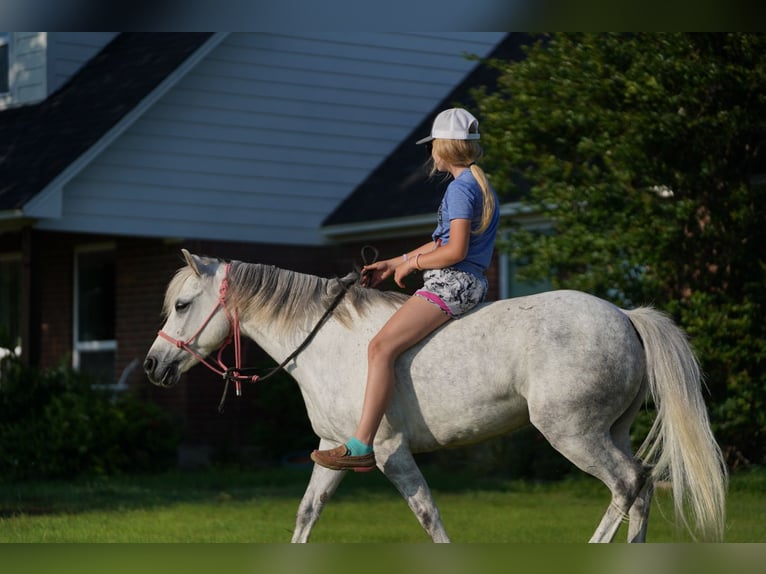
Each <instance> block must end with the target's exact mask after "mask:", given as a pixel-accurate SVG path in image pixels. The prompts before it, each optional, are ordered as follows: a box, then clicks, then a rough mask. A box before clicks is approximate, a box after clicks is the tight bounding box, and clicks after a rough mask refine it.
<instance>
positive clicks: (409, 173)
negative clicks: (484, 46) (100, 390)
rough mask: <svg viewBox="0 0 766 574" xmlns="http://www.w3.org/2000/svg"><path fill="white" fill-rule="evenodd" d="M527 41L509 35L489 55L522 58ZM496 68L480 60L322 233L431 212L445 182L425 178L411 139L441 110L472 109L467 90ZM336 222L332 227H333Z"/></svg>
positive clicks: (423, 156)
mask: <svg viewBox="0 0 766 574" xmlns="http://www.w3.org/2000/svg"><path fill="white" fill-rule="evenodd" d="M528 42H529V36H528V35H526V34H516V33H512V34H508V35H507V36H506V37H505V39H504V40H503V41H502V42H500V43H499V44H498V45H497V46H496V48H495V49H494V50H493V51H492V53H491V54H489V56H488V58H490V59H492V58H499V59H510V60H518V59H521V58H522V57H523V52H522V46H523V45H525V44H527V43H528ZM496 78H497V72H496V71H495V70H493V69H491V68H490V67H489V66H487V65H486V64H484V63H480V64H479V65H478V66H477V67H476V68H474V70H473V71H472V72H471V73H470V74H468V75H467V76H466V78H465V79H464V80H463V82H461V83H460V84H459V85H458V86H456V87H455V88H454V89H453V90H452V91H451V92H450V93H449V94H448V95H447V96H446V97H445V98H444V99H443V100H442V101H441V102H439V105H438V106H436V108H435V109H434V110H433V112H432V113H431V114H429V115H428V116H427V117H426V118H425V119H424V120H423V122H421V123H420V124H419V125H418V126H416V127H415V128H414V129H413V131H412V132H411V133H410V135H409V136H408V137H407V138H406V139H405V140H404V141H403V142H402V143H401V144H400V145H399V146H398V147H397V148H396V149H395V150H394V152H393V153H392V154H391V155H389V156H388V157H387V158H386V159H385V160H384V161H383V162H382V163H381V164H380V165H379V166H378V168H377V169H375V170H374V171H373V172H372V173H371V174H370V175H369V177H368V178H367V179H366V180H365V181H364V182H363V183H362V184H361V185H359V186H358V187H357V188H356V189H355V190H354V192H353V193H352V194H351V195H349V196H348V197H347V198H346V199H345V200H344V201H343V202H342V203H341V204H340V205H339V206H338V207H337V208H336V209H335V211H334V212H333V213H331V214H330V215H329V216H328V217H327V218H326V219H325V221H324V222H323V228H324V230H325V232H326V233H332V231H333V227H335V228H336V229H340V228H342V227H344V226H348V225H350V224H356V223H361V222H365V223H370V222H372V225H374V223H375V222H383V221H385V220H402V219H409V220H412V219H413V218H414V217H415V216H419V215H423V214H429V215H430V214H434V213H436V210H437V209H438V207H439V202H440V201H441V198H442V196H443V194H444V191H445V189H446V187H447V184H448V181H447V180H446V179H441V178H439V177H436V178H430V177H429V176H428V173H427V172H426V170H425V169H424V165H425V163H426V161H427V160H428V157H429V156H428V152H427V151H426V148H425V146H419V145H416V144H415V142H416V141H417V140H418V139H420V138H422V137H424V136H426V135H428V134H429V133H430V131H431V124H432V123H433V118H434V117H435V116H436V114H437V113H439V112H440V111H442V110H444V109H447V108H450V107H454V106H464V107H467V108H468V109H471V108H472V107H473V106H472V104H471V96H470V90H471V89H473V88H475V87H478V86H491V85H492V84H493V83H494V82H495V81H496ZM336 226H337V227H336Z"/></svg>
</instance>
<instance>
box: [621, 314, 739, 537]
mask: <svg viewBox="0 0 766 574" xmlns="http://www.w3.org/2000/svg"><path fill="white" fill-rule="evenodd" d="M627 315H628V317H629V318H630V320H631V322H632V323H633V326H634V327H635V329H636V331H637V332H638V334H639V335H640V337H641V340H642V341H643V345H644V351H645V354H646V373H647V380H648V384H649V391H650V392H651V395H652V398H653V399H654V403H655V405H656V407H657V418H656V419H655V421H654V424H653V425H652V428H651V430H650V431H649V434H648V435H647V437H646V439H645V440H644V443H643V444H642V445H641V447H640V448H639V449H638V453H637V456H638V457H639V458H641V459H642V460H644V461H645V462H647V463H648V464H653V465H654V469H653V471H652V477H653V478H654V479H655V480H660V479H665V480H670V482H671V484H672V487H673V498H674V502H675V512H676V520H677V521H678V522H680V523H683V525H684V526H686V528H687V529H688V530H689V531H690V532H691V533H692V536H694V535H695V533H697V534H698V535H700V536H701V537H702V539H703V540H706V541H722V540H723V531H724V526H725V520H726V487H727V482H728V473H727V471H726V465H725V463H724V460H723V455H722V453H721V449H720V448H719V447H718V444H717V443H716V440H715V438H714V437H713V432H712V430H711V429H710V420H709V419H708V414H707V409H706V408H705V402H704V400H703V398H702V392H701V388H700V387H701V386H702V376H701V373H700V367H699V364H698V362H697V358H696V357H695V355H694V352H693V350H692V348H691V346H690V345H689V342H688V340H687V338H686V335H685V333H684V332H683V331H682V330H681V329H680V328H679V327H678V326H676V324H675V323H674V322H673V320H672V319H670V317H668V316H667V315H665V314H663V313H661V312H660V311H657V310H655V309H652V308H649V307H641V308H638V309H635V310H633V311H627ZM685 508H688V509H689V511H690V513H691V518H692V522H693V523H694V527H693V528H692V527H691V526H690V521H689V520H687V517H686V513H685V511H684V509H685Z"/></svg>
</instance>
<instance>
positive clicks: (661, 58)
mask: <svg viewBox="0 0 766 574" xmlns="http://www.w3.org/2000/svg"><path fill="white" fill-rule="evenodd" d="M765 55H766V36H764V35H759V34H723V33H721V34H681V33H673V34H670V33H668V34H662V33H656V34H655V33H636V34H553V35H547V36H542V37H540V38H538V39H537V40H536V41H535V42H534V43H533V44H531V45H529V46H528V48H527V51H526V57H525V58H524V59H523V60H521V61H494V62H493V65H494V66H496V67H497V69H498V71H499V76H500V78H499V86H498V87H497V88H496V89H493V90H492V91H489V90H487V89H480V90H478V91H477V92H476V93H475V94H474V96H475V99H476V101H477V102H478V103H477V105H478V107H479V115H480V116H481V118H482V141H483V142H484V144H485V149H486V153H487V156H486V166H487V168H488V171H489V172H490V173H491V175H492V183H493V185H494V186H495V187H496V189H497V190H498V192H499V193H500V194H501V196H505V197H506V199H507V198H511V197H515V196H516V195H514V194H519V193H521V194H523V197H524V202H525V203H527V204H528V205H529V206H530V207H531V208H532V209H533V210H535V211H537V212H540V213H544V214H545V216H546V218H547V220H548V221H549V222H550V225H551V227H552V231H553V232H552V233H546V234H541V233H536V232H534V231H530V230H524V229H522V228H521V227H517V228H514V229H513V230H512V233H511V235H510V237H511V239H510V241H509V244H508V246H507V247H508V249H509V250H510V251H511V252H512V253H513V255H514V256H515V257H516V258H519V259H523V260H524V261H528V262H529V265H527V266H526V267H525V268H524V269H523V273H525V275H526V278H527V279H531V280H541V279H550V280H551V282H552V283H553V284H554V285H555V286H557V287H566V288H575V289H581V290H584V291H587V292H590V293H593V294H596V295H599V296H601V297H604V298H607V299H609V300H612V301H614V302H615V303H617V304H619V305H622V306H624V307H630V306H637V305H640V304H652V305H654V306H656V307H658V308H661V309H663V310H665V311H667V312H669V313H671V314H672V315H673V316H674V317H675V319H676V320H677V321H678V322H679V323H680V324H681V326H682V327H683V328H684V329H685V330H686V331H687V333H688V334H689V335H690V337H691V340H692V343H693V345H694V347H695V349H696V351H697V353H698V355H699V357H700V360H701V363H702V366H703V370H704V371H705V373H706V381H707V386H708V389H709V392H710V397H709V404H710V411H711V418H712V420H713V423H714V430H715V431H716V433H717V436H718V439H719V441H720V442H721V444H722V446H723V448H724V450H725V452H726V454H727V456H728V458H729V461H730V463H732V464H738V463H746V462H756V463H763V462H765V458H764V455H765V453H766V440H764V439H765V438H766V432H765V431H766V390H765V387H766V326H765V325H766V324H765V322H764V318H765V316H766V313H765V311H766V295H765V292H766V291H765V289H764V276H765V275H766V257H764V251H765V250H766V247H765V246H766V217H764V214H766V185H764V184H763V182H764V181H766V161H764V145H765V144H766V58H764V56H765Z"/></svg>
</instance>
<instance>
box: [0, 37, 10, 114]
mask: <svg viewBox="0 0 766 574" xmlns="http://www.w3.org/2000/svg"><path fill="white" fill-rule="evenodd" d="M0 46H8V76H7V77H6V78H5V81H6V82H7V83H8V89H7V90H5V91H0V102H2V103H9V102H10V101H11V97H12V91H13V34H12V33H10V32H0ZM0 85H2V84H0Z"/></svg>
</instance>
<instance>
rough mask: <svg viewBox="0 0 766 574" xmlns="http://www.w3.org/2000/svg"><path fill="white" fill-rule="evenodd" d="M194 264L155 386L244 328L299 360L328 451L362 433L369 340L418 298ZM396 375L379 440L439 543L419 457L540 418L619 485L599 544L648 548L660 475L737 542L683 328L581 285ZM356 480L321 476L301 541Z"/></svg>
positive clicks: (504, 310) (476, 324)
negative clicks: (621, 532)
mask: <svg viewBox="0 0 766 574" xmlns="http://www.w3.org/2000/svg"><path fill="white" fill-rule="evenodd" d="M183 255H184V257H185V258H186V262H187V263H188V266H187V267H184V268H182V269H180V270H179V271H178V273H177V274H176V276H175V277H174V278H173V280H172V281H171V282H170V285H169V287H168V290H167V293H166V297H165V309H164V310H165V314H166V316H167V321H166V323H165V325H164V327H163V328H162V331H161V332H160V335H159V336H158V337H157V339H156V340H155V342H154V344H153V345H152V347H151V349H150V350H149V352H148V354H147V357H146V360H145V362H144V369H145V371H146V373H147V375H148V377H149V379H150V380H151V381H152V382H153V383H155V384H157V385H161V386H164V387H169V386H172V385H174V384H175V383H177V381H178V378H179V376H180V374H181V373H183V372H184V371H186V370H188V369H189V368H191V367H192V366H193V365H194V364H196V363H197V362H198V361H199V360H200V359H202V358H203V357H206V356H208V355H210V354H211V353H213V352H214V351H215V350H217V349H218V348H219V347H221V345H222V344H223V343H224V341H225V340H226V339H227V338H229V337H230V336H232V335H234V336H235V338H236V339H237V341H238V337H239V333H240V331H241V333H242V334H244V335H246V336H247V337H250V338H251V339H252V340H254V341H255V342H256V343H257V344H258V345H259V346H260V347H261V348H263V349H264V350H265V351H266V352H267V353H269V355H271V357H273V358H274V359H275V360H276V361H279V362H282V361H283V360H284V359H286V358H287V359H289V360H288V361H287V363H286V364H285V369H286V370H287V371H288V372H289V373H290V374H291V375H292V376H293V378H294V379H295V380H296V381H297V382H298V386H299V387H300V390H301V393H302V394H303V398H304V400H305V403H306V409H307V411H308V416H309V418H310V419H311V424H312V427H313V429H314V432H315V433H316V434H317V435H318V436H319V437H320V441H319V448H320V449H326V448H331V447H334V446H337V445H338V444H340V443H342V442H343V440H345V438H346V437H348V436H350V435H351V433H352V432H353V430H354V426H355V424H356V419H357V417H358V416H359V413H360V412H361V405H362V398H363V395H364V387H365V380H366V370H367V344H368V342H369V340H370V339H371V338H372V337H373V335H374V334H375V333H376V332H377V331H378V330H379V329H380V327H381V326H382V325H383V324H384V323H385V321H386V320H387V319H388V317H389V316H390V315H391V314H392V313H393V311H394V309H395V308H396V307H397V306H398V305H400V304H401V302H402V300H403V296H402V295H399V294H396V293H386V292H380V291H377V290H373V289H365V288H363V287H361V286H359V284H358V281H357V276H356V275H355V274H351V275H349V276H347V277H345V278H343V279H325V278H320V277H315V276H311V275H305V274H301V273H296V272H292V271H286V270H283V269H278V268H275V267H272V266H265V265H258V264H249V263H242V262H230V263H224V262H222V261H219V260H216V259H208V258H201V257H197V256H195V255H191V254H189V252H188V251H186V250H183ZM333 302H336V303H337V302H339V304H338V305H337V307H336V308H334V310H333V311H332V312H331V313H330V314H329V315H323V314H324V312H325V311H326V310H327V309H328V308H329V307H330V306H331V305H332V303H333ZM320 319H321V320H320ZM315 326H316V327H317V329H316V330H313V331H312V328H314V327H315ZM312 332H313V338H312V337H309V335H310V333H312ZM307 337H308V343H307V344H306V345H301V343H302V342H304V341H305V340H306V339H307ZM297 349H299V353H298V354H297V355H295V354H294V352H295V351H296V350H297ZM237 366H239V365H237ZM213 368H214V367H213ZM223 370H224V368H223V367H222V369H221V372H223ZM396 373H397V378H396V389H395V392H394V395H393V399H392V401H391V405H390V407H389V408H388V410H387V412H386V415H385V417H384V419H383V422H382V424H381V426H380V430H379V431H378V433H377V436H376V439H375V445H374V447H375V456H376V460H377V466H378V468H379V469H380V470H381V472H383V473H384V474H385V475H386V476H387V477H388V478H389V479H390V480H391V482H392V483H393V484H394V485H395V486H396V488H397V489H398V490H399V492H400V493H401V494H402V496H403V497H404V498H405V500H406V501H407V503H408V505H409V507H410V509H411V510H412V511H413V513H414V514H415V516H416V517H417V519H418V520H419V522H420V524H421V525H422V527H423V528H424V529H425V531H426V532H427V533H428V535H429V536H430V537H431V539H432V540H433V541H435V542H448V541H449V538H448V536H447V532H446V531H445V529H444V526H443V524H442V520H441V518H440V516H439V511H438V509H437V507H436V504H435V503H434V500H433V498H432V496H431V492H430V490H429V488H428V485H427V484H426V481H425V479H424V478H423V475H422V474H421V472H420V470H419V468H418V467H417V465H416V464H415V461H414V459H413V456H412V453H418V452H428V451H433V450H436V449H442V448H449V447H455V446H461V445H468V444H472V443H476V442H478V441H481V440H484V439H487V438H490V437H494V436H498V435H500V434H503V433H507V432H509V431H512V430H514V429H518V428H519V427H522V426H524V425H527V424H529V423H531V424H533V425H534V426H535V427H536V428H537V429H538V430H539V431H540V432H541V433H542V434H543V435H544V436H545V438H546V439H547V440H548V441H549V442H550V443H551V445H553V447H554V448H556V450H558V451H559V452H560V453H561V454H562V455H564V456H565V457H566V458H568V459H569V460H570V461H572V462H573V463H574V464H575V465H577V466H578V467H579V468H580V469H582V470H583V471H585V472H587V473H589V474H591V475H593V476H595V477H596V478H598V479H600V480H601V481H602V482H603V483H604V484H605V485H606V486H607V487H608V488H609V490H610V491H611V493H612V500H611V504H610V505H609V507H608V508H607V509H606V512H605V514H604V516H603V518H602V520H601V522H600V524H599V525H598V527H597V528H596V530H595V532H594V534H593V536H592V538H591V542H609V541H611V540H612V539H613V537H614V535H615V533H616V532H617V530H618V528H619V525H620V522H621V520H622V519H623V518H624V517H625V516H628V517H629V520H630V524H629V528H628V540H629V541H631V542H643V541H645V539H646V528H647V521H648V515H649V508H650V503H651V499H652V494H653V483H654V481H655V480H657V479H659V478H662V479H663V480H670V481H671V483H672V487H673V494H674V499H675V507H676V516H677V518H678V520H679V521H680V522H682V523H683V524H684V525H685V526H686V527H687V528H688V529H689V530H690V532H692V535H693V536H698V537H700V538H702V539H703V540H708V541H717V540H722V538H723V530H724V522H725V497H726V482H727V474H726V469H725V465H724V463H723V459H722V456H721V452H720V449H719V448H718V445H717V444H716V442H715V439H714V437H713V434H712V432H711V430H710V424H709V421H708V415H707V411H706V408H705V404H704V402H703V398H702V395H701V391H700V385H701V382H700V372H699V367H698V364H697V361H696V358H695V356H694V354H693V353H692V350H691V348H690V346H689V344H688V342H687V340H686V337H685V335H684V334H683V332H682V331H681V330H680V329H679V328H678V327H677V326H676V325H675V324H674V323H673V322H672V321H671V320H670V319H669V318H668V317H666V316H665V315H663V314H661V313H659V312H658V311H655V310H653V309H651V308H639V309H634V310H632V311H626V310H622V309H619V308H617V307H615V306H614V305H612V304H610V303H608V302H606V301H603V300H601V299H598V298H596V297H593V296H590V295H586V294H584V293H580V292H576V291H553V292H548V293H542V294H539V295H533V296H530V297H520V298H516V299H507V300H501V301H496V302H492V303H486V304H483V305H480V306H479V307H477V308H476V309H475V310H474V311H472V312H471V313H469V314H467V315H466V316H464V317H462V318H460V319H459V320H455V321H450V322H449V323H447V324H446V325H445V326H444V327H442V328H440V329H439V330H437V331H436V332H435V333H433V334H432V335H431V336H429V337H428V338H426V339H425V340H424V341H422V342H421V343H420V344H418V345H416V346H415V347H414V348H412V349H410V350H409V351H408V352H406V353H405V354H404V355H403V356H402V357H401V358H400V359H399V361H398V362H397V365H396ZM237 374H238V373H236V372H235V373H234V378H235V381H236V382H239V380H237V378H236V375H237ZM647 394H650V395H651V397H652V398H653V400H654V402H655V404H656V405H657V409H658V415H657V418H656V420H655V422H654V425H653V427H652V429H651V431H650V433H649V435H648V437H647V438H646V441H645V442H644V444H643V446H642V447H641V449H639V452H638V455H637V457H634V455H633V453H632V452H631V449H630V441H629V436H628V433H629V429H630V425H631V422H632V421H633V418H634V417H635V415H636V413H637V411H638V410H639V408H640V407H641V405H642V403H643V402H644V401H645V399H646V397H647ZM650 465H651V466H650ZM344 475H345V472H344V471H334V470H328V469H326V468H323V467H320V466H318V465H315V466H314V469H313V472H312V475H311V479H310V481H309V484H308V487H307V489H306V492H305V494H304V496H303V499H302V500H301V503H300V505H299V507H298V513H297V520H296V525H295V530H294V533H293V538H292V540H293V542H307V541H308V539H309V535H310V533H311V529H312V528H313V526H314V524H315V523H316V521H317V520H318V518H319V515H320V513H321V511H322V508H323V506H324V505H325V503H326V502H327V500H328V499H329V498H330V496H331V495H332V494H333V493H334V491H335V489H336V488H337V486H338V484H339V483H340V481H341V480H342V478H343V476H344Z"/></svg>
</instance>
